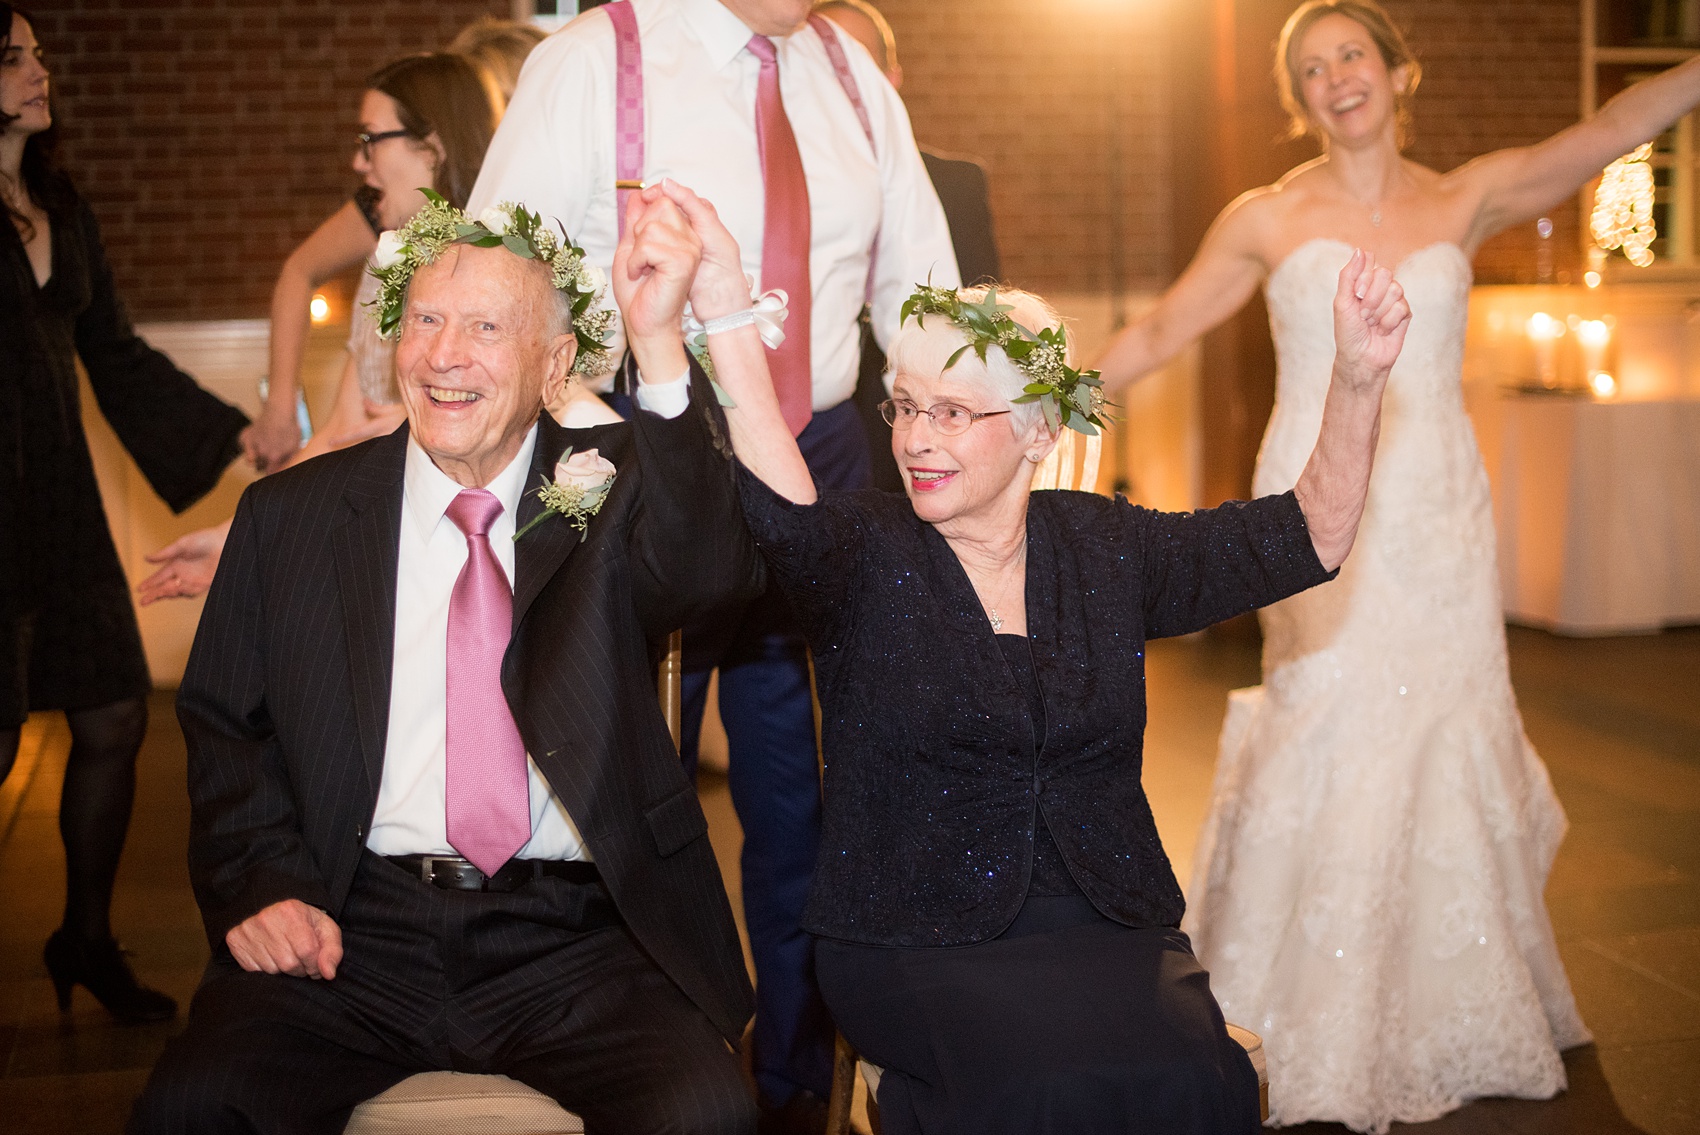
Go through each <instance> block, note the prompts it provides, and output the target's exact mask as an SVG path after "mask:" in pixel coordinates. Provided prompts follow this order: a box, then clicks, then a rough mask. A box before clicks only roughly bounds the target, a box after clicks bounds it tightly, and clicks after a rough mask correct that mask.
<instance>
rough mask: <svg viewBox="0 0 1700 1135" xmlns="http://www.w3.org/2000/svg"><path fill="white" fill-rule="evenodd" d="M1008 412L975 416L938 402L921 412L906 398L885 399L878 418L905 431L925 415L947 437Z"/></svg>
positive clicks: (990, 412) (964, 408)
mask: <svg viewBox="0 0 1700 1135" xmlns="http://www.w3.org/2000/svg"><path fill="white" fill-rule="evenodd" d="M1008 413H1010V411H1009V410H987V411H986V412H984V413H981V414H976V413H975V412H974V411H972V410H970V409H969V408H968V407H966V406H958V405H957V404H956V403H954V402H940V403H939V404H938V405H936V406H934V407H933V408H932V409H931V410H923V409H921V407H919V406H917V405H915V403H913V402H911V401H909V399H907V398H887V399H886V400H885V401H884V402H881V403H880V417H882V418H884V419H885V421H886V424H887V425H889V426H890V427H891V428H892V429H894V430H906V429H908V428H909V427H910V426H913V425H914V424H915V419H916V418H918V417H920V416H921V415H922V414H925V415H926V416H927V417H929V418H931V419H932V422H933V428H934V429H935V430H937V431H938V432H939V433H941V434H944V435H945V436H947V437H953V436H955V435H956V434H959V433H964V432H966V431H967V429H968V427H969V426H971V425H973V424H974V423H975V422H977V421H979V420H980V419H981V418H995V417H997V416H998V415H999V414H1008Z"/></svg>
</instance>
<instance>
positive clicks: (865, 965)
mask: <svg viewBox="0 0 1700 1135" xmlns="http://www.w3.org/2000/svg"><path fill="white" fill-rule="evenodd" d="M815 957H816V967H817V971H818V977H819V980H820V986H821V992H822V993H823V994H824V995H825V998H826V1003H827V1007H828V1008H830V1009H831V1010H832V1014H833V1017H834V1018H835V1019H836V1020H837V1022H838V1027H839V1028H840V1030H842V1032H843V1033H844V1036H845V1038H846V1039H847V1040H848V1041H849V1042H850V1043H851V1044H852V1045H854V1046H855V1047H856V1049H857V1051H858V1052H860V1053H861V1054H862V1056H863V1058H864V1059H866V1060H869V1061H872V1062H873V1063H875V1064H878V1065H880V1066H881V1067H882V1068H883V1069H884V1070H885V1075H884V1077H883V1078H882V1079H881V1080H880V1086H879V1094H878V1102H879V1108H880V1123H881V1127H882V1129H883V1131H884V1132H885V1135H957V1133H961V1135H997V1133H1003V1132H1007V1133H1009V1135H1017V1133H1019V1135H1112V1133H1122V1132H1127V1133H1132V1132H1138V1133H1140V1135H1160V1133H1169V1132H1174V1133H1177V1135H1179V1133H1186V1135H1193V1133H1196V1135H1220V1133H1223V1132H1234V1133H1250V1132H1256V1131H1258V1130H1259V1129H1260V1123H1259V1115H1258V1100H1257V1073H1256V1072H1255V1071H1254V1070H1253V1068H1252V1066H1251V1061H1250V1059H1249V1058H1247V1056H1246V1054H1245V1051H1244V1050H1243V1049H1242V1048H1241V1047H1240V1046H1239V1045H1238V1044H1237V1043H1235V1042H1234V1040H1233V1039H1232V1038H1231V1037H1229V1036H1228V1031H1227V1027H1226V1025H1225V1024H1224V1022H1223V1020H1222V1012H1221V1009H1220V1008H1218V1006H1217V1004H1216V999H1215V997H1214V996H1212V995H1211V993H1210V979H1209V975H1208V974H1206V973H1205V971H1204V970H1203V969H1202V968H1201V967H1200V966H1199V964H1198V962H1197V960H1196V959H1195V958H1194V957H1193V955H1192V945H1191V943H1190V942H1189V941H1188V940H1187V937H1186V935H1185V934H1182V933H1181V932H1180V931H1179V930H1175V929H1170V928H1167V927H1155V928H1149V929H1140V928H1134V927H1128V926H1123V925H1121V924H1120V923H1117V922H1112V921H1111V920H1109V919H1107V918H1104V917H1103V916H1102V915H1100V914H1099V913H1098V912H1097V911H1096V910H1095V909H1093V908H1092V906H1091V904H1090V903H1089V902H1087V900H1086V899H1085V898H1084V897H1083V896H1078V895H1070V896H1055V897H1052V896H1032V897H1030V898H1029V899H1028V900H1027V903H1026V905H1025V906H1024V907H1023V908H1022V913H1021V915H1020V917H1018V918H1017V920H1016V923H1015V925H1013V926H1012V927H1010V929H1009V930H1008V931H1006V932H1005V933H1004V934H1003V935H1002V936H1000V937H998V938H996V939H993V940H992V941H989V942H983V943H979V944H977V945H973V946H964V947H958V948H954V949H901V948H889V947H880V946H863V945H855V944H851V943H846V942H839V941H833V940H830V939H822V940H821V941H820V942H819V943H818V944H817V946H816V951H815Z"/></svg>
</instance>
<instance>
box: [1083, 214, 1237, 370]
mask: <svg viewBox="0 0 1700 1135" xmlns="http://www.w3.org/2000/svg"><path fill="white" fill-rule="evenodd" d="M1269 192H1270V191H1269V189H1267V188H1264V189H1254V190H1252V191H1251V192H1250V193H1246V194H1243V195H1242V196H1241V197H1240V198H1239V199H1238V200H1236V201H1234V202H1233V203H1232V204H1231V205H1229V206H1228V207H1227V208H1226V209H1224V210H1222V212H1221V214H1220V215H1219V216H1217V218H1216V220H1215V221H1214V222H1212V224H1211V225H1210V231H1209V232H1207V233H1205V234H1204V240H1203V241H1202V242H1201V243H1200V244H1199V246H1198V251H1197V252H1196V253H1195V254H1194V255H1193V258H1192V263H1190V264H1188V265H1187V266H1186V271H1184V272H1182V273H1181V275H1180V278H1179V279H1178V280H1176V281H1175V282H1174V283H1173V284H1171V285H1169V290H1168V291H1166V292H1164V293H1163V296H1162V298H1161V299H1159V300H1158V301H1157V304H1156V306H1155V307H1153V308H1151V310H1150V311H1147V312H1146V313H1145V314H1144V315H1141V316H1140V317H1139V318H1138V319H1136V320H1134V321H1133V323H1131V324H1129V325H1128V327H1127V328H1126V329H1125V330H1124V331H1123V332H1122V333H1121V334H1120V335H1118V336H1116V338H1115V339H1114V340H1113V341H1111V343H1110V345H1109V347H1107V348H1106V349H1105V350H1104V353H1103V354H1102V355H1101V356H1099V358H1098V361H1097V362H1096V363H1094V364H1093V365H1094V366H1096V367H1097V369H1098V370H1099V371H1100V372H1102V374H1103V376H1104V385H1105V387H1106V388H1107V389H1110V390H1116V389H1119V388H1121V387H1124V386H1127V385H1129V384H1131V383H1133V382H1135V381H1136V380H1138V379H1139V378H1141V377H1143V376H1144V375H1146V374H1148V373H1150V372H1151V371H1153V370H1156V369H1157V368H1158V367H1160V366H1162V365H1163V364H1164V363H1166V362H1168V361H1169V360H1170V359H1172V358H1174V357H1175V356H1176V355H1178V354H1180V352H1181V351H1182V350H1184V349H1185V348H1186V346H1187V344H1188V343H1191V342H1192V341H1193V340H1194V339H1197V338H1198V337H1199V336H1200V335H1203V334H1204V333H1205V332H1207V331H1209V330H1211V329H1212V328H1214V327H1216V326H1218V325H1219V324H1221V323H1223V322H1224V321H1226V320H1227V319H1229V318H1230V317H1231V316H1232V315H1233V314H1234V313H1235V312H1236V311H1238V310H1239V309H1240V308H1242V307H1244V306H1245V304H1246V301H1247V300H1249V299H1250V298H1251V297H1252V293H1254V292H1255V291H1257V285H1258V284H1259V283H1260V282H1261V281H1262V280H1263V273H1264V265H1263V261H1262V260H1261V259H1260V258H1259V257H1258V256H1257V254H1256V251H1255V249H1256V243H1255V229H1256V226H1257V224H1258V223H1259V221H1258V214H1259V213H1260V212H1261V211H1262V208H1261V198H1262V197H1263V196H1264V195H1265V194H1267V193H1269Z"/></svg>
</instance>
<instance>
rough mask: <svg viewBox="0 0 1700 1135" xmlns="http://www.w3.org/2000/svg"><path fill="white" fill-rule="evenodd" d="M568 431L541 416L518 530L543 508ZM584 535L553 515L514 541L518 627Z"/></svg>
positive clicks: (543, 415) (515, 520) (515, 607)
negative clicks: (543, 492)
mask: <svg viewBox="0 0 1700 1135" xmlns="http://www.w3.org/2000/svg"><path fill="white" fill-rule="evenodd" d="M567 445H568V441H567V431H566V430H564V429H562V428H561V426H560V425H559V424H558V423H557V422H556V421H555V419H554V418H552V417H550V416H549V415H548V414H547V413H545V414H542V415H540V416H539V417H538V419H537V444H536V448H535V449H533V450H532V453H531V472H530V473H529V474H528V476H527V479H526V482H525V491H524V493H522V494H521V496H520V498H519V512H518V514H517V515H516V516H515V517H514V531H515V532H519V531H521V530H523V529H524V528H525V526H526V525H527V524H530V523H531V522H532V521H533V520H536V519H537V517H538V515H539V514H541V513H542V511H543V502H542V501H540V500H538V499H537V490H538V488H539V487H540V486H541V485H542V484H543V483H544V482H545V481H550V480H553V479H554V477H555V462H557V461H559V460H560V458H561V454H562V452H563V451H564V450H565V449H566V448H567ZM579 542H580V534H579V531H578V529H576V528H574V527H573V526H572V524H570V523H569V522H568V521H567V519H566V518H565V517H561V516H551V517H549V518H548V519H547V520H545V521H543V523H541V524H539V525H538V526H537V527H536V528H533V529H532V530H531V531H530V532H527V533H526V534H525V535H524V536H521V537H520V538H519V540H518V541H517V542H516V543H515V544H514V628H515V629H516V630H517V629H518V628H519V625H520V623H521V622H522V621H523V620H524V619H525V613H526V612H527V611H528V610H530V609H531V604H532V603H533V602H535V601H536V599H537V596H538V595H540V594H541V593H542V591H543V586H544V585H545V584H546V583H548V582H549V581H550V580H551V579H553V578H554V576H555V573H556V572H557V571H559V570H560V567H561V564H562V563H564V562H565V561H566V558H567V557H568V556H569V555H571V554H572V551H573V549H574V548H576V547H578V545H579Z"/></svg>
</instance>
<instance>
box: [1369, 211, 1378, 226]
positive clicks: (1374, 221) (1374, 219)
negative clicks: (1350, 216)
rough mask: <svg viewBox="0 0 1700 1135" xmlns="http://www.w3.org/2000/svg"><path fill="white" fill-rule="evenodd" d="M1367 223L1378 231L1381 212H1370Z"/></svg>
mask: <svg viewBox="0 0 1700 1135" xmlns="http://www.w3.org/2000/svg"><path fill="white" fill-rule="evenodd" d="M1369 223H1370V224H1371V225H1374V226H1375V227H1376V228H1378V229H1379V228H1380V227H1381V210H1380V209H1379V208H1376V209H1372V210H1370V214H1369Z"/></svg>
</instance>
